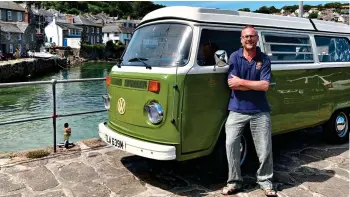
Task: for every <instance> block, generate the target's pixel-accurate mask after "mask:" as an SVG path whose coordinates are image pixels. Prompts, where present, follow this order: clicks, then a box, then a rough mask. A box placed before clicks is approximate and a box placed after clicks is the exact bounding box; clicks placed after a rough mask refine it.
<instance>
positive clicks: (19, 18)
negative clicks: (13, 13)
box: [17, 12, 23, 21]
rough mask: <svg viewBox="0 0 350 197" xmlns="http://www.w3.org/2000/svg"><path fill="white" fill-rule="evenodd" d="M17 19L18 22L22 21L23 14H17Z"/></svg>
mask: <svg viewBox="0 0 350 197" xmlns="http://www.w3.org/2000/svg"><path fill="white" fill-rule="evenodd" d="M17 18H18V21H22V19H23V13H22V12H17Z"/></svg>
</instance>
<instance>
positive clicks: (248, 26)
mask: <svg viewBox="0 0 350 197" xmlns="http://www.w3.org/2000/svg"><path fill="white" fill-rule="evenodd" d="M247 28H253V29H255V28H254V27H253V26H252V25H246V26H245V27H243V29H242V30H244V29H247Z"/></svg>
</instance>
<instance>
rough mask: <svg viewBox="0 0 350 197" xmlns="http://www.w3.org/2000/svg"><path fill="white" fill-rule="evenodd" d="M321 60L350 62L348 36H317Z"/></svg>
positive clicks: (318, 52)
mask: <svg viewBox="0 0 350 197" xmlns="http://www.w3.org/2000/svg"><path fill="white" fill-rule="evenodd" d="M315 41H316V46H317V54H318V58H319V60H320V62H350V42H349V40H348V39H347V38H345V37H344V38H341V37H328V36H315Z"/></svg>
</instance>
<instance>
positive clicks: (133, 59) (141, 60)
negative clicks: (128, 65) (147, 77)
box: [128, 57, 152, 69]
mask: <svg viewBox="0 0 350 197" xmlns="http://www.w3.org/2000/svg"><path fill="white" fill-rule="evenodd" d="M147 60H148V58H143V57H134V58H130V59H129V60H128V62H134V61H139V62H142V63H143V65H145V67H146V69H147V68H149V69H152V67H151V66H149V65H148V64H146V62H144V61H147Z"/></svg>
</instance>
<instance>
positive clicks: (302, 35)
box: [260, 30, 318, 64]
mask: <svg viewBox="0 0 350 197" xmlns="http://www.w3.org/2000/svg"><path fill="white" fill-rule="evenodd" d="M260 35H261V36H260V39H261V42H262V43H263V46H262V47H261V49H262V51H263V52H264V53H265V54H266V55H267V56H268V57H269V58H270V60H271V64H314V63H316V62H318V58H317V57H315V51H314V46H313V38H312V36H310V34H308V33H296V32H287V31H286V32H275V31H268V30H261V31H260ZM265 36H279V37H300V38H308V40H309V44H294V43H279V42H266V40H265ZM267 45H281V46H300V47H302V46H306V47H310V49H311V51H310V52H299V53H297V52H295V53H294V52H278V51H272V50H271V53H272V56H273V54H295V55H297V54H306V55H307V54H309V55H311V56H312V60H272V59H271V56H270V55H269V54H268V53H267V51H266V48H265V47H266V46H267Z"/></svg>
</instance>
